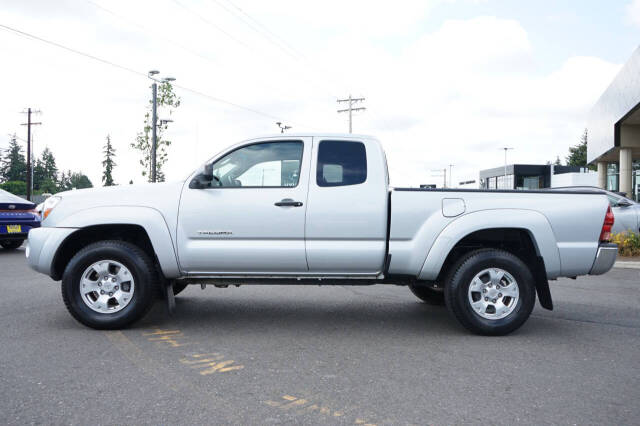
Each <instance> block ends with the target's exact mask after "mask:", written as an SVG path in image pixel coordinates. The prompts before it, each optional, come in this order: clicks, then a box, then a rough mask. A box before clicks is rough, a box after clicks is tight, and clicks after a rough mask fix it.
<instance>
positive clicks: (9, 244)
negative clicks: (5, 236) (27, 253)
mask: <svg viewBox="0 0 640 426" xmlns="http://www.w3.org/2000/svg"><path fill="white" fill-rule="evenodd" d="M22 243H24V240H4V241H0V246H2V248H3V249H5V250H15V249H17V248H18V247H20V246H21V245H22Z"/></svg>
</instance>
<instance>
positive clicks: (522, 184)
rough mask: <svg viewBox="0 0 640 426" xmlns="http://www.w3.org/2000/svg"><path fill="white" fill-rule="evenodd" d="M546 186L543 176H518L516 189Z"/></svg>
mask: <svg viewBox="0 0 640 426" xmlns="http://www.w3.org/2000/svg"><path fill="white" fill-rule="evenodd" d="M543 187H544V177H543V176H518V181H517V182H516V189H540V188H543Z"/></svg>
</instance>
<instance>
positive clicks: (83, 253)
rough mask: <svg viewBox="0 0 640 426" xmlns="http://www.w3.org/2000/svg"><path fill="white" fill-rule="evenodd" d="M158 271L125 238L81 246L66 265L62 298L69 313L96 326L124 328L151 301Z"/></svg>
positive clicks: (155, 289) (155, 288) (141, 314)
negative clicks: (123, 239)
mask: <svg viewBox="0 0 640 426" xmlns="http://www.w3.org/2000/svg"><path fill="white" fill-rule="evenodd" d="M157 289H158V279H157V274H156V271H155V269H154V266H153V263H152V262H151V259H150V258H149V256H148V255H147V254H146V253H145V252H144V251H142V250H141V249H140V248H139V247H137V246H135V245H133V244H131V243H127V242H124V241H100V242H97V243H93V244H90V245H88V246H87V247H85V248H83V249H82V250H80V251H79V252H78V253H77V254H76V255H75V256H74V257H73V258H72V259H71V261H70V262H69V264H68V265H67V267H66V268H65V271H64V274H63V277H62V298H63V299H64V302H65V305H66V306H67V309H68V310H69V313H71V315H72V316H73V317H74V318H75V319H76V320H78V321H79V322H81V323H82V324H84V325H86V326H89V327H92V328H96V329H117V328H123V327H126V326H128V325H130V324H131V323H133V322H135V321H137V320H139V319H140V318H142V317H143V316H144V315H145V314H146V313H147V312H148V310H149V309H150V308H151V305H152V304H153V300H154V298H155V295H156V292H157Z"/></svg>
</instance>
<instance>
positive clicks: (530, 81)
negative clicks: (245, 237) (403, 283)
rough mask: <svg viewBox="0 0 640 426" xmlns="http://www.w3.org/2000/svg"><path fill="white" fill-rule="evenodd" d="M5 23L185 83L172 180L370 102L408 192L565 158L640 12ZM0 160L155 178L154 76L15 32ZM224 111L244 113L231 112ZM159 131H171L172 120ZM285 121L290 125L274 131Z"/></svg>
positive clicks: (49, 18)
mask: <svg viewBox="0 0 640 426" xmlns="http://www.w3.org/2000/svg"><path fill="white" fill-rule="evenodd" d="M0 4H1V5H2V7H1V8H0V25H4V26H8V27H12V28H15V29H18V30H20V31H24V32H26V33H29V34H32V35H35V36H38V37H41V38H43V39H46V40H49V41H52V42H56V43H59V44H62V45H65V46H67V47H70V48H73V49H76V50H78V51H82V52H85V53H88V54H91V55H94V56H96V57H99V58H101V59H105V60H107V61H110V62H113V63H115V64H118V65H121V66H124V67H126V68H129V69H131V70H134V71H137V72H139V73H141V74H146V72H147V71H148V70H150V69H159V70H161V71H162V74H163V75H167V76H169V75H170V76H173V77H175V78H176V79H177V82H176V83H178V84H179V85H181V86H184V87H185V88H189V89H193V90H196V91H199V92H201V93H203V94H206V95H208V96H209V97H205V96H201V95H197V94H194V93H193V92H190V91H186V90H183V89H177V93H178V95H179V96H180V97H181V98H182V105H181V106H180V107H179V108H178V110H177V111H176V112H175V114H174V115H173V116H172V119H173V120H174V123H172V124H171V127H170V129H169V132H168V133H167V136H168V137H169V138H170V139H171V140H173V145H172V147H171V149H170V152H169V163H168V164H167V166H166V174H167V177H168V179H169V180H175V179H182V178H184V177H185V176H187V175H188V174H189V173H190V172H191V171H192V170H193V169H194V168H195V167H197V165H199V164H201V163H202V162H203V161H204V160H205V159H206V158H208V157H210V156H212V155H213V154H215V153H216V152H219V151H220V150H222V149H224V148H225V147H226V146H228V145H230V144H232V143H235V142H238V141H241V140H243V139H246V138H249V137H254V136H257V135H261V134H266V133H273V132H275V131H276V130H277V127H276V125H275V122H276V121H278V120H277V119H279V120H281V121H284V122H285V123H286V124H289V125H291V126H293V131H305V130H312V131H316V132H345V131H347V117H346V115H345V114H337V113H336V109H337V107H338V105H337V103H336V99H337V98H338V97H345V96H348V94H349V93H351V94H353V95H354V96H364V97H366V102H365V104H364V105H365V106H366V108H367V110H366V111H365V112H362V113H358V114H356V115H355V116H354V133H364V134H372V135H375V136H377V137H379V138H380V139H381V141H382V142H383V144H384V147H385V149H386V151H387V156H388V160H389V166H390V173H391V183H392V185H395V186H417V185H419V184H421V183H438V184H439V185H440V184H441V181H442V178H440V177H437V175H436V173H435V172H432V171H431V170H433V169H442V168H445V167H447V168H448V165H449V164H454V165H455V166H454V167H453V180H454V182H458V181H461V180H469V179H477V178H478V171H479V170H480V169H483V168H490V167H497V166H501V165H502V164H503V161H504V159H503V153H502V151H500V147H504V146H509V147H513V148H514V150H513V151H509V163H513V162H517V163H545V162H546V161H548V160H549V161H553V160H555V158H556V156H560V158H561V159H562V160H563V161H564V157H565V156H566V154H567V151H568V148H569V146H571V145H574V144H576V143H577V142H578V141H579V138H580V135H581V133H582V130H583V129H584V127H585V125H586V117H587V113H588V110H589V108H590V107H591V106H592V105H593V104H594V103H595V101H596V100H597V98H598V97H599V95H600V94H601V93H602V91H603V90H604V89H605V88H606V86H607V85H608V84H609V82H610V81H611V80H612V78H613V77H614V76H615V74H616V73H617V71H618V70H619V69H620V67H621V65H622V64H623V63H624V62H625V61H626V60H627V58H628V57H629V56H630V55H631V53H632V52H633V50H634V49H636V47H637V46H638V41H640V37H639V36H640V0H635V1H580V2H578V1H557V0H556V1H528V2H524V1H515V0H513V1H506V0H503V1H497V0H486V1H482V0H416V1H414V0H397V1H394V2H388V1H385V2H382V1H371V0H369V1H364V0H352V1H349V0H323V1H313V2H311V1H303V0H297V1H296V0H271V1H258V0H155V1H153V0H136V1H131V0H126V1H124V0H109V1H107V0H90V1H89V0H57V1H55V2H53V1H48V0H1V1H0ZM0 57H1V58H2V62H1V66H0V76H1V77H2V79H1V81H2V91H1V95H0V131H1V133H0V148H5V147H6V146H7V145H8V139H9V136H8V134H10V133H13V132H16V133H17V134H18V136H19V137H22V138H26V129H25V128H24V126H20V123H22V122H24V121H25V116H24V115H23V114H20V111H22V110H23V109H24V108H26V107H32V108H35V109H39V110H41V111H42V114H41V115H39V116H37V117H36V118H37V120H38V121H42V123H43V124H42V125H41V126H37V127H36V128H35V131H34V134H35V137H34V144H35V151H36V153H37V154H39V153H40V152H41V151H42V149H43V148H44V147H45V146H48V147H49V148H50V149H51V150H52V151H53V152H54V154H55V156H56V159H57V161H58V165H59V167H60V168H61V169H65V170H66V169H72V170H81V171H83V172H84V173H86V174H87V175H88V176H89V177H90V178H91V180H92V181H93V183H94V185H100V184H101V182H100V176H101V173H102V164H101V161H102V146H103V145H104V142H105V137H106V135H107V134H110V135H111V137H112V141H113V143H114V146H115V148H116V150H117V159H116V161H117V163H118V166H117V168H116V169H115V179H116V182H117V183H128V181H129V180H131V179H133V180H134V181H135V182H142V181H143V180H144V179H143V178H142V176H141V175H140V171H141V168H140V166H139V165H138V153H137V152H136V151H133V150H132V149H131V148H129V144H130V142H132V141H133V140H134V138H135V136H136V133H137V132H138V131H140V130H141V129H142V126H143V119H144V113H145V106H146V104H147V102H148V99H149V96H150V89H149V80H147V79H146V78H145V77H144V76H143V75H139V74H135V73H133V72H130V71H126V70H123V69H120V68H117V67H113V66H109V65H106V64H104V63H101V62H97V61H93V60H91V59H88V58H86V57H83V56H80V55H77V54H74V53H71V52H68V51H65V50H62V49H59V48H56V47H53V46H51V45H48V44H45V43H43V42H41V41H36V40H33V39H29V38H27V37H24V36H18V35H16V34H15V33H12V32H10V31H7V30H6V29H3V28H0ZM213 98H215V99H222V100H225V101H228V102H231V103H234V104H237V105H241V106H243V107H246V108H248V109H251V110H254V111H257V112H260V114H258V113H255V112H251V111H249V110H246V109H240V108H236V107H233V106H231V105H229V104H227V103H223V102H218V101H216V100H214V99H213ZM159 115H160V117H166V112H163V111H161V112H160V114H159ZM276 118H277V119H276Z"/></svg>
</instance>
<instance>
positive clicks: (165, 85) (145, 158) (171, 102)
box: [131, 81, 180, 182]
mask: <svg viewBox="0 0 640 426" xmlns="http://www.w3.org/2000/svg"><path fill="white" fill-rule="evenodd" d="M152 102H153V100H151V101H150V102H149V106H148V107H147V112H146V113H145V115H144V128H143V130H142V132H140V133H138V135H137V136H136V141H135V142H134V143H132V144H131V147H132V148H135V149H137V150H138V151H140V153H141V154H142V159H141V160H140V165H141V166H142V176H146V177H147V179H148V180H149V182H151V127H152V125H153V124H152V123H151V121H152V120H151V108H152ZM179 106H180V98H179V97H178V96H177V95H176V94H175V92H174V91H173V86H172V85H171V83H170V82H168V81H165V82H162V83H160V85H159V86H158V109H160V108H161V107H167V108H168V112H169V115H171V114H172V113H173V110H174V109H175V108H178V107H179ZM167 127H168V124H167V123H164V124H163V125H161V126H159V127H158V128H157V132H156V137H157V146H156V180H157V181H158V182H164V180H165V176H164V172H163V170H162V166H164V164H165V163H166V162H167V159H168V153H167V148H168V147H169V146H170V145H171V141H170V140H167V139H163V137H162V135H163V133H164V131H165V130H167Z"/></svg>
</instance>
